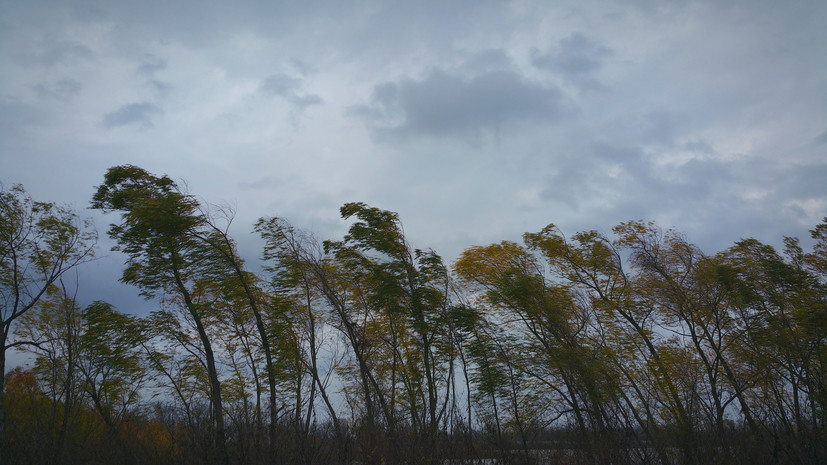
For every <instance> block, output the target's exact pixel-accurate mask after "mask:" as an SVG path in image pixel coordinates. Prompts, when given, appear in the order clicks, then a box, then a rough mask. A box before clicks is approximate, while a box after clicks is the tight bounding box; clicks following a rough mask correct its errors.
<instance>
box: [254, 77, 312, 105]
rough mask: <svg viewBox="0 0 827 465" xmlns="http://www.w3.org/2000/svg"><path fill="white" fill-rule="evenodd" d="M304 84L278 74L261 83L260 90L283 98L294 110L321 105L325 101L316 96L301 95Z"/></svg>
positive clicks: (298, 80) (299, 80)
mask: <svg viewBox="0 0 827 465" xmlns="http://www.w3.org/2000/svg"><path fill="white" fill-rule="evenodd" d="M302 87H303V82H302V80H301V79H297V78H294V77H292V76H289V75H287V74H283V73H278V74H273V75H271V76H268V77H267V78H266V79H265V80H264V82H262V83H261V86H260V90H261V92H263V93H265V94H270V95H275V96H278V97H281V98H283V99H285V100H287V102H289V103H290V104H291V105H292V106H293V108H294V109H296V110H303V109H305V108H307V107H309V106H311V105H320V104H321V103H323V100H322V98H321V97H320V96H318V95H316V94H303V93H301V90H302Z"/></svg>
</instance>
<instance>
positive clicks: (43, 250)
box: [0, 185, 97, 463]
mask: <svg viewBox="0 0 827 465" xmlns="http://www.w3.org/2000/svg"><path fill="white" fill-rule="evenodd" d="M96 241H97V233H96V232H95V230H94V229H93V228H92V225H91V223H90V222H89V221H82V220H81V219H80V218H79V217H78V215H77V213H76V212H75V211H74V210H72V209H70V208H68V207H65V206H59V205H56V204H54V203H50V202H37V201H34V200H32V198H31V197H30V196H29V195H28V194H27V193H26V191H25V190H24V189H23V187H22V186H20V185H16V186H13V187H12V188H11V189H10V190H5V189H2V188H0V349H2V350H0V373H5V369H6V350H7V349H9V348H11V347H15V346H18V345H21V344H24V343H25V342H26V341H10V340H9V336H10V334H11V330H12V326H13V325H14V324H15V322H16V321H17V320H19V319H20V318H21V317H22V316H23V315H25V314H26V313H27V312H29V311H31V310H32V309H33V308H35V306H36V305H37V304H38V302H39V301H40V299H41V298H42V297H43V296H44V295H45V293H46V292H47V291H48V289H49V288H50V287H51V286H52V285H53V284H54V283H55V282H57V280H58V279H60V278H61V276H63V275H65V274H66V273H67V272H68V271H69V270H72V269H74V268H75V267H77V266H78V265H80V264H82V263H84V262H86V261H88V260H90V259H91V258H92V257H93V249H94V246H95V243H96ZM3 379H4V378H2V377H0V463H3V452H2V451H3V450H4V447H3V442H4V441H5V437H6V433H5V431H6V420H5V409H4V405H5V402H4V400H3Z"/></svg>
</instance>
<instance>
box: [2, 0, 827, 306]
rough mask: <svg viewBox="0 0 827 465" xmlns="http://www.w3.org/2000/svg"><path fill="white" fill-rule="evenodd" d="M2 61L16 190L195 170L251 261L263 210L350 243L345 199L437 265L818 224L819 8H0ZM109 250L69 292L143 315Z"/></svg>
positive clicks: (140, 4) (824, 60)
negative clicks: (82, 289) (114, 174)
mask: <svg viewBox="0 0 827 465" xmlns="http://www.w3.org/2000/svg"><path fill="white" fill-rule="evenodd" d="M0 71H1V72H0V181H2V182H3V183H4V184H5V185H7V186H8V185H11V184H13V183H22V184H23V185H24V186H25V187H26V189H27V190H28V191H29V192H30V193H31V194H32V196H33V197H35V198H36V199H42V200H57V201H63V202H69V203H71V204H72V205H74V206H75V207H77V208H78V209H84V208H86V207H87V206H88V204H89V200H90V198H91V195H92V193H93V190H94V187H95V186H96V185H98V184H100V183H101V182H102V180H103V174H104V172H105V171H106V169H107V168H108V167H110V166H114V165H118V164H126V163H129V164H135V165H138V166H140V167H143V168H145V169H147V170H148V171H150V172H153V173H155V174H167V175H169V176H171V177H172V178H174V179H185V180H186V181H187V183H188V185H189V188H190V191H191V192H192V193H193V194H196V195H198V196H199V197H201V198H203V199H205V200H207V201H210V202H229V203H230V204H233V205H235V206H236V209H237V219H236V222H235V225H234V229H233V233H234V235H235V237H236V238H237V239H238V240H239V242H240V243H241V244H242V250H243V252H244V253H245V255H246V257H247V259H248V260H250V261H255V260H257V258H258V256H259V255H260V251H259V250H258V247H259V243H258V242H256V241H255V237H254V236H253V235H252V234H251V233H250V230H251V225H252V223H253V222H254V221H255V219H256V218H258V217H260V216H265V215H267V216H281V217H285V218H287V219H289V220H290V221H291V222H292V223H293V224H294V225H296V226H298V227H301V228H305V229H309V230H311V231H313V232H315V233H316V234H317V235H318V236H319V237H321V238H339V237H341V235H342V234H344V232H345V231H346V228H347V223H346V222H344V221H342V220H341V219H340V218H339V215H338V208H339V207H340V206H341V205H342V204H343V203H345V202H351V201H363V202H366V203H368V204H371V205H373V206H377V207H381V208H384V209H388V210H393V211H396V212H398V213H399V214H400V216H401V218H402V220H403V222H404V224H405V228H406V231H407V233H408V235H409V236H410V239H411V241H412V242H413V243H414V245H415V246H417V247H420V248H427V247H432V248H434V249H435V250H436V251H437V252H438V253H440V254H442V255H443V256H444V257H445V258H446V260H448V261H453V260H454V259H455V258H456V257H457V255H458V254H459V253H460V252H461V251H462V250H463V249H465V248H466V247H468V246H471V245H476V244H488V243H491V242H497V241H500V240H503V239H511V240H519V238H520V235H521V234H522V233H524V232H526V231H531V232H536V231H538V230H540V229H541V228H542V227H543V226H545V225H547V224H549V223H555V224H557V225H558V226H560V227H561V229H562V230H563V231H564V232H566V233H568V234H571V233H574V232H576V231H578V230H582V229H598V230H601V231H607V232H608V231H609V230H610V228H611V227H612V226H613V225H615V224H617V223H618V222H620V221H626V220H632V219H645V220H654V221H656V222H658V223H659V224H660V225H661V226H662V227H664V228H675V229H677V230H679V231H682V232H684V233H686V235H687V237H688V238H689V240H691V241H693V242H695V243H697V244H699V245H700V246H701V247H702V248H703V249H704V250H705V251H707V252H708V253H713V252H716V251H719V250H721V249H723V248H726V247H727V246H729V245H731V244H732V243H733V242H734V241H736V240H738V239H739V238H742V237H750V236H752V237H756V238H758V239H761V240H763V241H766V242H770V243H774V244H778V243H780V239H781V237H782V236H783V235H793V236H799V237H806V236H807V231H808V230H809V229H811V228H812V227H813V226H815V225H816V224H817V223H819V222H820V220H821V218H823V217H824V216H825V215H827V2H824V1H823V0H814V1H788V2H780V1H776V0H769V1H758V0H745V1H720V0H719V1H708V2H707V1H697V2H695V1H674V2H668V1H647V0H639V1H629V0H627V1H619V2H611V1H605V2H601V1H583V0H578V1H572V2H567V1H513V2H506V1H447V0H440V1H433V2H428V1H422V0H417V1H406V2H392V1H354V2H345V1H338V0H337V1H330V2H307V1H305V2H287V1H284V2H272V1H262V2H232V3H230V2H222V3H218V2H205V1H200V0H199V1H195V0H193V1H172V0H170V1H101V2H81V1H77V2H75V1H61V2H53V1H49V2H45V1H44V2H40V1H34V0H27V1H16V0H15V1H9V0H0ZM84 214H86V215H93V214H92V213H91V212H87V213H84ZM93 216H94V218H95V221H96V223H97V225H98V230H99V231H100V232H101V235H102V236H104V233H105V230H106V227H107V224H108V222H110V221H114V220H115V219H116V218H115V217H111V218H106V217H103V216H100V215H98V214H94V215H93ZM109 246H110V244H109V243H108V242H107V241H104V240H102V248H103V249H104V251H105V249H108V247H109ZM122 260H123V258H122V257H120V256H116V255H114V254H110V255H109V256H108V257H106V258H104V259H103V260H101V261H100V262H98V263H97V264H95V265H94V266H93V267H92V268H91V271H86V272H84V273H85V274H84V276H87V275H88V276H89V277H87V278H85V279H86V281H87V282H86V283H82V284H81V285H82V286H83V285H84V284H86V286H87V287H88V286H93V287H94V288H95V291H94V293H95V295H96V296H97V295H99V296H101V297H99V298H106V299H107V300H110V301H112V303H113V304H115V305H116V306H119V307H121V308H123V307H126V308H132V304H130V303H128V302H127V301H126V300H123V299H124V298H123V297H118V295H120V294H123V295H126V294H130V293H131V294H130V295H132V296H134V295H137V291H135V290H134V289H124V288H119V287H117V286H116V285H115V284H114V282H115V279H116V277H117V275H118V274H119V273H120V270H121V263H122ZM90 281H91V282H90ZM109 283H112V284H111V286H112V287H110V284H109ZM119 293H120V294H119ZM96 298H98V297H96ZM118 300H121V301H120V302H119V301H118Z"/></svg>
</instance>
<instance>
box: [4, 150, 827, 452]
mask: <svg viewBox="0 0 827 465" xmlns="http://www.w3.org/2000/svg"><path fill="white" fill-rule="evenodd" d="M0 195H2V197H0V209H2V210H0V306H1V307H0V312H2V313H1V314H0V317H2V329H3V331H2V333H0V342H2V344H3V351H0V369H2V370H3V371H4V372H5V355H6V351H7V350H25V351H30V352H31V353H33V354H34V356H35V363H34V365H33V367H32V368H31V369H26V370H23V369H21V368H15V369H13V370H11V371H9V372H8V373H7V374H6V375H5V377H4V379H3V380H2V381H0V388H2V389H0V463H4V464H75V463H77V464H80V463H107V464H108V463H123V464H155V463H170V464H210V463H218V464H265V463H267V464H270V463H272V464H308V465H309V464H348V463H368V464H376V463H406V464H414V463H439V464H442V463H481V462H477V461H476V460H479V459H491V460H489V461H487V462H485V463H515V464H522V463H568V464H610V463H611V464H703V463H732V464H740V463H743V464H756V463H768V464H801V463H805V464H806V463H811V464H817V463H827V434H825V422H827V390H826V389H825V380H827V376H826V375H825V360H827V274H825V273H827V218H825V221H824V222H822V223H821V224H819V225H817V226H816V227H815V228H814V229H813V231H811V234H812V238H813V239H814V247H813V248H812V251H809V252H805V251H804V250H802V247H801V246H800V245H799V241H798V240H797V239H795V238H785V239H784V244H785V247H784V250H783V251H781V252H779V251H776V250H775V249H774V248H773V247H771V246H769V245H766V244H763V243H761V242H758V241H756V240H753V239H745V240H741V241H739V242H737V243H735V244H734V245H732V246H731V247H730V248H728V249H727V250H724V251H722V252H719V253H717V254H714V255H706V254H704V253H703V252H702V251H701V250H699V249H698V248H697V247H696V246H695V245H693V244H692V243H690V242H688V241H687V239H685V238H684V237H683V236H682V235H681V234H679V233H677V232H674V231H661V230H660V229H659V228H658V227H657V226H656V225H654V224H651V223H643V222H628V223H623V224H620V225H618V226H616V227H615V228H614V229H613V230H612V235H611V236H607V235H604V234H602V233H599V232H596V231H585V232H580V233H577V234H574V235H573V236H571V237H566V236H565V235H563V233H562V232H561V231H560V230H559V229H557V228H556V227H555V226H553V225H550V226H548V227H546V228H545V229H543V230H542V231H540V232H537V233H528V234H525V236H524V243H523V244H518V243H514V242H508V241H504V242H501V243H498V244H492V245H488V246H482V247H471V248H469V249H467V250H466V251H465V252H464V253H463V254H462V255H461V257H460V258H459V260H458V261H457V262H456V263H455V264H454V265H453V267H452V268H450V269H449V268H448V267H447V266H446V265H445V263H443V261H442V259H441V258H440V257H439V255H437V254H436V253H435V252H434V251H432V250H421V249H416V248H414V247H413V246H412V245H411V244H409V243H408V242H407V239H406V237H405V236H404V234H403V229H402V226H401V223H400V221H399V218H398V217H397V215H396V214H395V213H392V212H388V211H383V210H379V209H376V208H372V207H369V206H367V205H364V204H361V203H351V204H346V205H344V206H343V207H342V208H341V214H342V216H343V218H345V219H350V220H351V221H352V223H351V226H350V230H349V233H348V234H347V235H346V236H344V237H343V238H342V239H340V240H330V241H324V242H318V241H316V240H315V239H314V238H313V236H311V235H309V234H307V233H305V232H302V231H300V230H297V229H295V228H294V227H292V226H291V225H290V224H289V223H287V222H286V221H285V220H283V219H279V218H262V219H261V220H260V221H259V222H258V223H257V224H256V226H255V230H256V231H257V232H258V234H260V235H261V237H262V239H263V240H264V244H265V248H264V251H263V260H264V264H265V268H264V270H265V271H264V272H263V273H253V272H251V271H250V268H249V266H248V265H247V264H245V262H244V260H243V259H242V258H241V257H240V256H239V255H238V252H237V250H236V243H235V241H234V240H233V238H232V237H230V235H229V226H230V223H231V221H232V214H231V212H229V211H227V210H222V209H220V208H216V207H213V206H209V205H205V204H203V203H201V202H198V201H197V200H196V199H195V197H193V196H191V195H189V194H187V193H186V192H182V191H181V190H180V188H179V186H177V185H176V184H175V183H174V182H173V181H172V180H171V179H169V178H168V177H166V176H163V177H157V176H154V175H152V174H150V173H147V172H146V171H144V170H142V169H140V168H137V167H134V166H119V167H114V168H111V169H110V170H109V171H108V172H107V174H106V176H105V179H104V181H103V183H102V184H101V185H100V186H99V188H98V190H97V192H96V194H95V195H94V198H93V200H92V206H93V208H96V209H100V210H102V211H104V212H109V213H110V214H111V215H112V216H113V219H114V218H115V217H117V216H119V220H118V221H117V222H115V224H113V225H112V226H111V227H110V229H109V235H110V237H112V238H113V239H114V240H115V241H116V243H117V248H118V250H120V251H121V252H123V254H125V256H126V257H127V260H126V263H125V268H124V271H123V275H122V277H121V280H122V281H123V282H125V283H129V284H132V285H134V286H135V287H137V288H138V289H139V290H140V292H141V293H142V294H143V295H145V296H146V297H147V298H148V299H149V300H147V305H148V306H150V308H151V309H152V310H153V311H151V312H147V314H146V315H145V316H143V317H138V316H134V315H128V314H123V313H120V312H119V311H118V310H117V309H116V308H115V307H114V306H113V305H111V304H109V303H106V302H94V303H92V304H91V305H88V306H86V307H85V308H81V307H80V306H79V304H78V302H77V301H76V298H75V297H76V295H77V285H69V284H68V283H70V282H74V281H73V279H72V278H71V276H70V275H69V274H68V273H70V272H71V271H72V270H74V269H76V268H77V267H79V266H82V265H83V263H85V262H87V261H88V260H89V259H91V257H92V253H93V247H94V244H95V240H96V235H95V233H94V231H93V230H92V229H91V227H90V226H89V225H88V224H84V223H83V222H81V221H80V220H79V219H78V216H77V214H76V213H75V212H73V211H71V210H69V209H66V208H63V207H60V206H57V205H55V204H51V203H41V202H34V201H32V200H31V199H30V198H29V197H28V196H27V194H26V193H25V191H24V190H23V189H22V187H19V186H17V187H13V188H12V189H10V190H2V191H0ZM79 285H80V286H88V285H89V283H80V284H79ZM95 285H102V286H105V285H106V284H105V283H95Z"/></svg>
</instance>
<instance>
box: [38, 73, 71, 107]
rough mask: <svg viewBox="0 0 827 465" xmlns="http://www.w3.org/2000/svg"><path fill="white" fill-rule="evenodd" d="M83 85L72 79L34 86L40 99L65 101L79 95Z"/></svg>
mask: <svg viewBox="0 0 827 465" xmlns="http://www.w3.org/2000/svg"><path fill="white" fill-rule="evenodd" d="M81 89H83V85H82V84H81V83H79V82H78V81H75V80H74V79H61V80H59V81H53V82H41V83H39V84H37V85H35V86H34V90H35V92H37V95H38V96H39V97H40V98H52V99H55V100H60V101H64V102H65V101H67V100H69V99H70V98H72V97H74V96H75V95H77V94H78V93H80V91H81Z"/></svg>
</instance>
